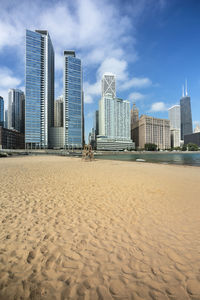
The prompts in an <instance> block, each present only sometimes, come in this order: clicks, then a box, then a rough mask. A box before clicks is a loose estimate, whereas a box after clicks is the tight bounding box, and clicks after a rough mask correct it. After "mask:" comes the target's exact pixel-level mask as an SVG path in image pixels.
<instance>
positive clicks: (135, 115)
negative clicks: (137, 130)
mask: <svg viewBox="0 0 200 300" xmlns="http://www.w3.org/2000/svg"><path fill="white" fill-rule="evenodd" d="M138 120H139V110H138V108H137V107H136V105H135V103H133V107H132V109H131V128H132V127H133V125H134V124H135V123H136V122H137V121H138Z"/></svg>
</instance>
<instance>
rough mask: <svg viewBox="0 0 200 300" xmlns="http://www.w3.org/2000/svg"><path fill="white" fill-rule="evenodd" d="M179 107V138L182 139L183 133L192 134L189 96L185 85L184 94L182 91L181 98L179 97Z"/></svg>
mask: <svg viewBox="0 0 200 300" xmlns="http://www.w3.org/2000/svg"><path fill="white" fill-rule="evenodd" d="M180 108H181V140H184V135H188V134H192V132H193V130H192V112H191V104H190V97H189V96H188V94H187V87H186V91H185V95H184V92H183V95H182V98H181V99H180Z"/></svg>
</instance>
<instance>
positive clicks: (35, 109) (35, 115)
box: [25, 30, 54, 148]
mask: <svg viewBox="0 0 200 300" xmlns="http://www.w3.org/2000/svg"><path fill="white" fill-rule="evenodd" d="M25 93H26V100H25V101H26V104H25V143H26V147H31V148H32V147H33V148H47V147H48V144H49V129H50V127H52V126H53V125H54V49H53V45H52V42H51V39H50V36H49V33H48V31H46V30H36V31H35V32H33V31H30V30H26V91H25Z"/></svg>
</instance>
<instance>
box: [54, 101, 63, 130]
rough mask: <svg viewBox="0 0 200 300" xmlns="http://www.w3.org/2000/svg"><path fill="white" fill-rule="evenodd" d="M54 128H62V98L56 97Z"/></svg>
mask: <svg viewBox="0 0 200 300" xmlns="http://www.w3.org/2000/svg"><path fill="white" fill-rule="evenodd" d="M54 126H55V127H63V96H60V97H58V99H56V101H55V109H54Z"/></svg>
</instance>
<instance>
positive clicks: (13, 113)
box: [8, 89, 25, 133]
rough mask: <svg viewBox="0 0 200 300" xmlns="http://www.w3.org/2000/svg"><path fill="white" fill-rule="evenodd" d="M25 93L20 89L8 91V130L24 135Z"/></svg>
mask: <svg viewBox="0 0 200 300" xmlns="http://www.w3.org/2000/svg"><path fill="white" fill-rule="evenodd" d="M24 110H25V97H24V92H23V91H21V90H18V89H9V91H8V129H15V130H17V131H19V132H21V133H24Z"/></svg>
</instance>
